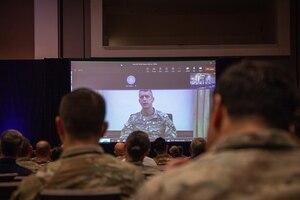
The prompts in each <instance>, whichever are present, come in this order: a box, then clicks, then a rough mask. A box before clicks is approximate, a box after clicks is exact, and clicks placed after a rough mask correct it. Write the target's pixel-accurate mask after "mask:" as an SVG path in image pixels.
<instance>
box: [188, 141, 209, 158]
mask: <svg viewBox="0 0 300 200" xmlns="http://www.w3.org/2000/svg"><path fill="white" fill-rule="evenodd" d="M205 148H206V141H205V139H204V138H194V139H193V140H192V142H191V144H190V153H191V158H195V157H196V156H198V155H200V154H202V153H204V152H205Z"/></svg>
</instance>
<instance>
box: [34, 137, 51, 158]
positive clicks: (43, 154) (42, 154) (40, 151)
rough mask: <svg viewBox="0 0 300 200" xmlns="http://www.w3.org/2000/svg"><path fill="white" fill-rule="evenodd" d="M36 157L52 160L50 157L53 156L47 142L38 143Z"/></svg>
mask: <svg viewBox="0 0 300 200" xmlns="http://www.w3.org/2000/svg"><path fill="white" fill-rule="evenodd" d="M35 155H36V157H37V158H47V159H49V160H50V155H51V147H50V144H49V143H48V142H47V141H45V140H41V141H39V142H37V143H36V145H35Z"/></svg>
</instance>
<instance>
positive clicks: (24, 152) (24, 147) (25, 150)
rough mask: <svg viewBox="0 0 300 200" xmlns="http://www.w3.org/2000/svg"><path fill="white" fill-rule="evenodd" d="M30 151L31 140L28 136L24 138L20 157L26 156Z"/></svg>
mask: <svg viewBox="0 0 300 200" xmlns="http://www.w3.org/2000/svg"><path fill="white" fill-rule="evenodd" d="M29 152H30V141H29V139H27V138H25V137H24V138H23V143H22V147H21V149H20V152H19V157H26V156H28V154H29Z"/></svg>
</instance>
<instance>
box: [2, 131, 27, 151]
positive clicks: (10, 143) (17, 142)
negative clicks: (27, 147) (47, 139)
mask: <svg viewBox="0 0 300 200" xmlns="http://www.w3.org/2000/svg"><path fill="white" fill-rule="evenodd" d="M23 141H24V137H23V135H22V133H20V132H19V131H17V130H13V129H10V130H6V131H4V132H3V133H2V134H1V139H0V142H1V145H0V146H1V152H2V154H3V155H4V156H11V157H17V156H18V153H19V152H20V150H21V146H22V144H23Z"/></svg>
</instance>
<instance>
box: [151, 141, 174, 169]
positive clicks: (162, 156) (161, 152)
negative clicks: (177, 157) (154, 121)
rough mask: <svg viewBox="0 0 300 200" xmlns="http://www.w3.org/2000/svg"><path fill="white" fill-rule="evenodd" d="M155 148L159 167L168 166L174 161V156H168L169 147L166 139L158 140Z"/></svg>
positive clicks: (155, 158) (155, 142)
mask: <svg viewBox="0 0 300 200" xmlns="http://www.w3.org/2000/svg"><path fill="white" fill-rule="evenodd" d="M153 148H154V152H155V153H156V154H157V155H156V157H154V160H155V162H156V164H157V165H166V164H167V163H168V162H169V161H170V160H172V156H170V155H169V154H168V145H167V143H166V140H165V139H164V138H162V137H159V138H156V139H155V141H154V147H153Z"/></svg>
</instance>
